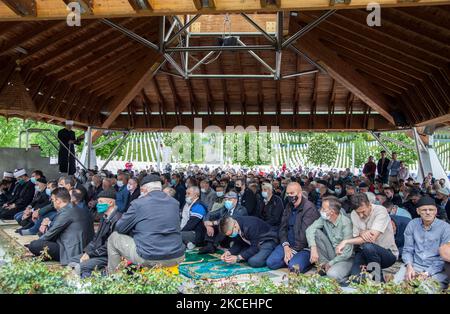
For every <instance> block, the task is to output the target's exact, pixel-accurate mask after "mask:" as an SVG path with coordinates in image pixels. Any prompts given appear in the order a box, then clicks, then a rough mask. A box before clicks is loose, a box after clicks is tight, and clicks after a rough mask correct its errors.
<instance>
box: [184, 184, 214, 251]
mask: <svg viewBox="0 0 450 314" xmlns="http://www.w3.org/2000/svg"><path fill="white" fill-rule="evenodd" d="M207 212H208V211H207V208H206V205H205V204H204V203H202V201H201V200H200V189H199V188H198V186H191V187H190V188H188V189H187V191H186V204H185V205H184V207H183V213H182V217H181V218H182V219H181V236H182V238H183V243H185V244H188V243H193V244H194V245H199V244H201V243H202V242H203V240H204V238H205V233H206V229H205V226H204V225H203V217H205V215H206V213H207ZM188 247H189V245H188ZM191 247H192V245H191Z"/></svg>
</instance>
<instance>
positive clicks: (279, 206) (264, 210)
mask: <svg viewBox="0 0 450 314" xmlns="http://www.w3.org/2000/svg"><path fill="white" fill-rule="evenodd" d="M261 196H262V198H263V200H264V201H263V202H261V203H260V204H259V208H258V209H257V217H259V218H261V219H262V220H264V221H265V222H267V223H268V224H269V225H271V226H272V227H274V228H276V229H277V230H278V228H279V227H280V223H281V216H282V215H283V210H284V204H283V201H282V199H281V197H279V196H278V195H276V194H274V193H273V187H272V184H270V183H263V185H262V192H261Z"/></svg>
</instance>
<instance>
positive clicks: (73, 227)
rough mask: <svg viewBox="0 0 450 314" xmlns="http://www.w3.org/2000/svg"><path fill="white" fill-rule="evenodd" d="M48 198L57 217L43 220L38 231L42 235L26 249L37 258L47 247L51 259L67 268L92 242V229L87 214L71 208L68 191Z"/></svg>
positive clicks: (53, 193) (59, 192) (58, 191)
mask: <svg viewBox="0 0 450 314" xmlns="http://www.w3.org/2000/svg"><path fill="white" fill-rule="evenodd" d="M51 199H52V203H53V206H54V208H55V209H56V211H57V214H56V216H55V217H54V219H53V221H50V220H49V219H44V221H43V222H42V224H41V229H40V230H41V231H42V232H43V233H44V234H43V235H42V236H41V237H40V238H39V239H38V240H34V241H32V242H31V243H30V245H29V247H28V248H29V250H30V252H31V253H33V254H34V255H36V256H39V255H40V254H41V253H42V251H43V250H44V248H46V247H47V248H48V255H49V257H50V259H51V260H55V261H59V262H60V263H61V265H67V264H68V263H69V262H70V260H71V258H72V257H73V256H76V255H79V254H81V253H82V252H83V248H84V247H85V246H86V245H87V244H88V243H89V242H90V241H91V240H92V238H93V236H94V226H93V223H92V219H91V217H90V215H89V213H87V212H86V211H85V210H83V209H81V208H79V207H74V206H72V204H71V197H70V193H69V191H67V189H65V188H57V189H55V190H53V192H52V193H51Z"/></svg>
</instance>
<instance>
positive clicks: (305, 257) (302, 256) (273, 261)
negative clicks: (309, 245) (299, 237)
mask: <svg viewBox="0 0 450 314" xmlns="http://www.w3.org/2000/svg"><path fill="white" fill-rule="evenodd" d="M309 258H310V252H309V250H301V251H300V252H298V253H297V254H295V255H294V256H293V257H292V259H291V260H290V261H289V264H288V265H287V267H288V268H289V270H290V271H296V272H299V273H305V272H306V271H307V270H308V269H309V268H310V267H311V263H310V262H309ZM267 267H269V268H270V269H279V268H282V267H286V263H285V262H284V248H283V246H282V245H281V244H280V245H278V246H277V247H276V248H275V250H273V252H272V254H270V256H269V258H267Z"/></svg>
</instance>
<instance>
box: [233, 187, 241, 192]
mask: <svg viewBox="0 0 450 314" xmlns="http://www.w3.org/2000/svg"><path fill="white" fill-rule="evenodd" d="M234 188H235V189H236V192H238V193H240V192H241V191H242V187H240V186H235V187H234Z"/></svg>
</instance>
